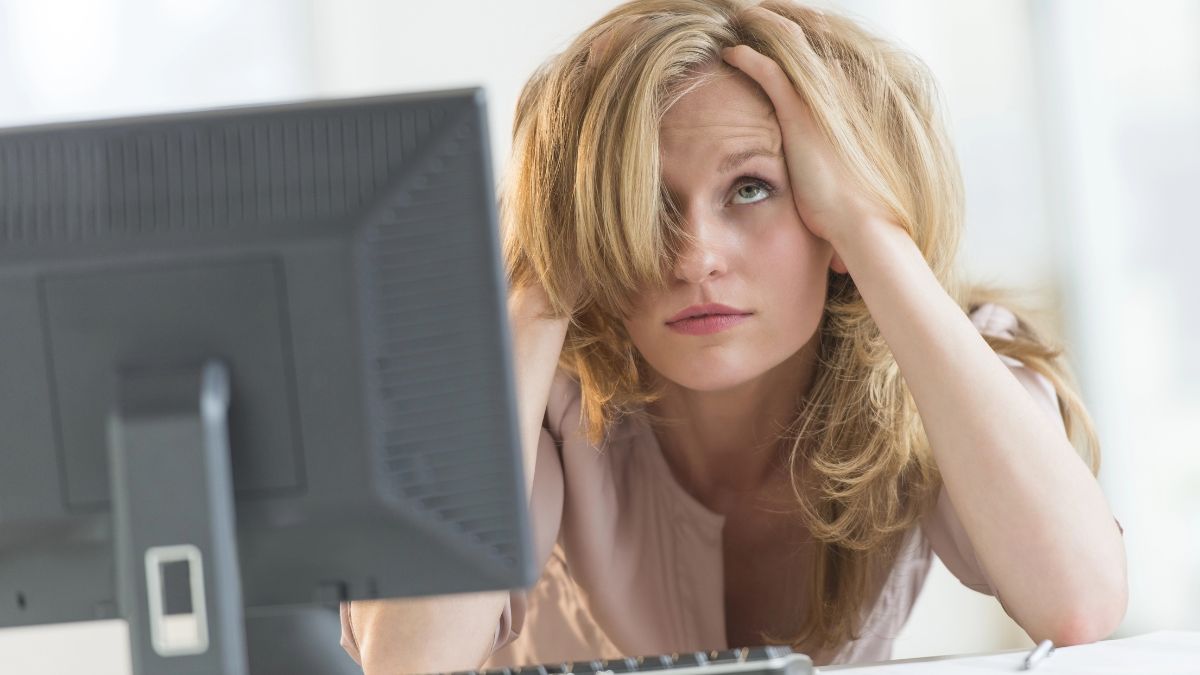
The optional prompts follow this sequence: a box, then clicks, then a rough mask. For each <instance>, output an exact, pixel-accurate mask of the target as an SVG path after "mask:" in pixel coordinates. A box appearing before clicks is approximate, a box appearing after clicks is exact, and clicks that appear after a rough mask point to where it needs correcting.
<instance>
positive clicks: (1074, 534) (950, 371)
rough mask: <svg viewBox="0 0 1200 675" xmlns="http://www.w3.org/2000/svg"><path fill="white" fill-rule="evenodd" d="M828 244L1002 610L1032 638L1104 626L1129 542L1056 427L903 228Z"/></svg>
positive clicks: (1117, 605)
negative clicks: (921, 429)
mask: <svg viewBox="0 0 1200 675" xmlns="http://www.w3.org/2000/svg"><path fill="white" fill-rule="evenodd" d="M856 235H857V236H855V237H853V238H848V239H847V240H846V241H842V242H835V246H837V247H838V251H839V252H840V253H841V255H842V258H843V260H845V262H846V264H847V267H848V268H849V270H850V274H851V275H852V277H853V279H854V282H855V284H856V285H857V286H858V289H859V292H860V293H861V294H862V297H863V299H864V300H865V301H866V304H867V307H868V308H869V309H870V311H871V315H872V316H873V317H874V319H875V322H876V324H877V325H878V326H879V330H880V332H881V333H882V334H883V337H884V339H885V340H886V341H887V344H888V346H889V347H890V348H891V350H892V353H893V354H894V356H895V358H896V363H897V364H898V365H899V366H900V372H901V374H902V375H903V376H904V380H905V382H906V383H907V384H908V388H909V390H910V391H911V392H912V395H913V399H914V400H915V402H916V404H917V409H918V410H919V412H920V415H921V420H922V421H923V423H924V426H925V431H926V433H927V435H928V437H929V443H930V446H931V447H932V450H933V454H934V458H935V459H936V461H937V464H938V467H939V469H940V470H941V474H942V477H943V479H944V481H945V484H946V490H947V491H948V492H949V494H950V498H951V500H952V501H953V503H954V506H955V510H956V511H957V512H958V516H959V518H960V519H961V520H962V524H963V527H964V528H965V529H966V531H967V534H968V535H969V536H970V539H971V543H972V544H973V545H974V547H975V550H976V553H977V554H978V557H979V559H980V561H981V562H982V563H983V565H984V567H985V568H986V570H987V572H988V574H989V576H990V577H991V578H992V580H993V581H994V583H995V585H996V587H997V589H998V591H999V593H1000V595H1001V596H1002V598H1003V599H1004V604H1005V607H1006V609H1008V610H1009V612H1010V613H1011V614H1012V616H1013V618H1014V619H1016V620H1017V622H1018V623H1020V624H1021V627H1022V628H1024V629H1025V630H1026V631H1027V632H1028V633H1029V634H1030V636H1031V637H1033V638H1035V639H1041V638H1052V639H1054V640H1055V642H1056V643H1058V644H1075V643H1078V642H1090V641H1093V640H1097V639H1101V638H1103V637H1105V636H1106V635H1108V633H1109V632H1110V631H1111V630H1113V629H1114V628H1115V627H1116V625H1117V623H1118V622H1119V621H1120V619H1121V616H1122V615H1123V614H1124V608H1125V602H1126V596H1127V590H1126V581H1125V549H1124V544H1123V541H1122V539H1121V536H1120V534H1119V532H1118V530H1117V526H1116V524H1115V523H1114V521H1113V517H1112V514H1111V512H1110V510H1109V508H1108V504H1107V502H1106V500H1105V498H1104V495H1103V493H1102V492H1101V490H1100V486H1099V485H1098V484H1097V482H1096V480H1095V478H1094V477H1093V476H1092V474H1091V472H1090V471H1089V469H1088V467H1087V466H1086V465H1085V464H1084V462H1083V460H1082V459H1080V457H1079V456H1078V454H1077V453H1076V452H1075V449H1074V448H1073V447H1072V446H1071V444H1070V442H1069V441H1068V440H1067V437H1066V434H1064V433H1063V428H1062V424H1061V421H1059V420H1051V419H1049V418H1048V417H1047V416H1046V415H1045V414H1044V413H1043V412H1042V410H1041V409H1040V408H1039V407H1038V406H1037V404H1036V403H1035V401H1034V400H1033V398H1032V397H1030V395H1029V393H1028V392H1027V391H1026V390H1025V389H1024V387H1022V386H1021V384H1020V382H1019V381H1018V380H1017V379H1016V378H1015V377H1014V376H1013V375H1012V373H1010V372H1009V371H1008V368H1007V367H1006V366H1005V365H1004V364H1003V363H1002V362H1001V361H1000V359H999V358H997V356H996V354H995V352H993V351H992V349H991V347H989V346H988V344H987V343H986V342H985V341H984V340H983V338H982V337H980V335H979V332H978V331H977V330H976V328H975V327H974V326H973V325H972V323H971V321H970V319H969V318H968V317H967V316H966V315H965V314H964V313H963V312H962V310H961V309H960V308H959V307H958V306H957V304H955V302H954V301H953V300H952V299H951V298H950V297H949V295H947V294H946V292H945V291H944V290H943V289H942V288H941V286H940V285H939V284H938V282H937V279H936V278H935V277H934V275H933V272H932V271H931V270H930V269H929V267H928V265H927V264H926V263H925V261H924V259H923V258H922V256H921V254H920V251H919V250H917V247H916V245H915V244H914V243H913V242H912V240H911V239H910V238H909V237H908V235H907V234H905V233H904V232H903V231H902V230H901V229H900V228H899V227H898V226H895V225H892V224H890V223H881V224H873V225H872V226H870V227H866V228H864V229H863V230H861V231H859V232H857V233H856Z"/></svg>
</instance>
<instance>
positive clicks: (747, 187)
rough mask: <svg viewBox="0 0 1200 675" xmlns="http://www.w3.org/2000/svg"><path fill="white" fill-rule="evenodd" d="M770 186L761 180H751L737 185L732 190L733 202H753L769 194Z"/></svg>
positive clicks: (759, 200)
mask: <svg viewBox="0 0 1200 675" xmlns="http://www.w3.org/2000/svg"><path fill="white" fill-rule="evenodd" d="M772 191H773V190H772V188H771V186H770V185H767V183H766V182H764V181H761V180H757V179H756V180H751V181H749V182H746V183H742V184H740V185H738V187H737V189H736V190H734V192H733V203H734V204H754V203H755V202H761V201H762V200H764V199H766V198H767V197H769V196H771V192H772Z"/></svg>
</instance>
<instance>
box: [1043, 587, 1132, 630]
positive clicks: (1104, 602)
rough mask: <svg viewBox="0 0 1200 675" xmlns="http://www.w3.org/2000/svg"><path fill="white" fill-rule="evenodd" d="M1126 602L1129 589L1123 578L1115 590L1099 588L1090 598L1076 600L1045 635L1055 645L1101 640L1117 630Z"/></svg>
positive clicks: (1123, 614) (1123, 616) (1122, 617)
mask: <svg viewBox="0 0 1200 675" xmlns="http://www.w3.org/2000/svg"><path fill="white" fill-rule="evenodd" d="M1128 604H1129V589H1128V585H1127V584H1126V583H1125V581H1124V578H1122V581H1121V583H1120V584H1118V585H1117V586H1116V587H1115V588H1114V589H1112V590H1109V591H1098V592H1097V593H1095V594H1094V595H1093V596H1092V597H1089V598H1086V599H1084V601H1082V602H1077V603H1075V604H1074V607H1073V608H1072V609H1071V610H1070V611H1069V612H1066V613H1065V616H1064V617H1063V619H1062V620H1061V621H1060V622H1059V623H1058V625H1057V626H1055V628H1054V630H1053V631H1052V634H1051V635H1049V636H1048V637H1049V638H1050V639H1051V640H1053V641H1054V644H1055V646H1058V647H1068V646H1070V645H1079V644H1087V643H1089V642H1097V641H1099V640H1103V639H1105V638H1107V637H1108V636H1110V635H1112V634H1113V633H1114V632H1115V631H1116V630H1117V626H1119V625H1120V624H1121V621H1122V620H1123V619H1124V618H1125V610H1126V608H1127V607H1128Z"/></svg>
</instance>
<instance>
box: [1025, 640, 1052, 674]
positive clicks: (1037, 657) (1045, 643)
mask: <svg viewBox="0 0 1200 675" xmlns="http://www.w3.org/2000/svg"><path fill="white" fill-rule="evenodd" d="M1053 653H1054V643H1053V642H1051V641H1050V640H1042V641H1041V642H1040V643H1038V646H1036V647H1034V648H1033V651H1031V652H1029V656H1026V657H1025V666H1024V667H1023V668H1022V670H1033V668H1034V666H1036V665H1037V664H1039V663H1041V662H1042V661H1043V660H1045V658H1046V657H1047V656H1050V655H1051V654H1053Z"/></svg>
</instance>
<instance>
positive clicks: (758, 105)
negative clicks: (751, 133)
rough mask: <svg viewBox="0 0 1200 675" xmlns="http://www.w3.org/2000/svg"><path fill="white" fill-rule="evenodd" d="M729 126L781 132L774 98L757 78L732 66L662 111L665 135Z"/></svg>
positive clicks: (662, 125)
mask: <svg viewBox="0 0 1200 675" xmlns="http://www.w3.org/2000/svg"><path fill="white" fill-rule="evenodd" d="M721 128H727V129H730V130H731V131H735V130H738V129H762V130H764V131H773V132H774V133H775V134H778V133H779V125H778V123H777V121H776V119H775V109H774V108H773V107H772V106H771V100H770V99H769V98H767V95H766V93H765V92H764V91H763V90H762V88H761V87H759V86H758V84H757V83H756V82H754V80H751V79H750V78H749V77H747V76H746V75H744V74H743V73H742V72H741V71H738V70H733V69H730V68H726V69H723V70H722V72H720V73H717V74H714V75H713V76H712V78H711V79H707V80H706V81H704V82H703V83H702V84H700V85H699V86H696V87H694V88H692V89H691V90H690V91H688V92H687V93H686V94H684V95H683V97H681V98H680V99H679V100H678V101H676V102H675V104H674V105H672V106H671V107H670V108H669V109H668V110H667V112H666V114H664V115H663V118H662V122H661V124H660V129H661V131H662V133H663V135H664V136H674V135H688V134H692V133H701V134H705V133H711V132H712V131H713V130H717V129H721Z"/></svg>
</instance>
